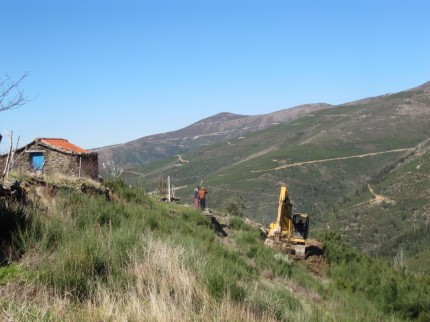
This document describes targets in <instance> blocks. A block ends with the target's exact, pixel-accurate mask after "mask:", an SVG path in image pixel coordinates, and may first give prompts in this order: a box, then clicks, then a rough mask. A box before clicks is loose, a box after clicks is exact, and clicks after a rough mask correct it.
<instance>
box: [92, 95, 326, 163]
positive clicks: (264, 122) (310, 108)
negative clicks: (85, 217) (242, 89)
mask: <svg viewBox="0 0 430 322" xmlns="http://www.w3.org/2000/svg"><path fill="white" fill-rule="evenodd" d="M329 107H332V105H329V104H325V103H313V104H304V105H299V106H295V107H292V108H288V109H283V110H279V111H275V112H272V113H267V114H260V115H240V114H234V113H228V112H223V113H218V114H215V115H213V116H210V117H207V118H204V119H202V120H200V121H197V122H195V123H193V124H191V125H189V126H186V127H184V128H182V129H179V130H176V131H171V132H166V133H160V134H154V135H149V136H145V137H142V138H139V139H136V140H133V141H130V142H126V143H122V144H117V145H113V146H108V147H103V148H98V149H95V151H96V152H98V154H99V163H100V164H103V163H107V162H109V161H114V162H115V163H116V164H119V165H121V166H124V167H128V166H131V165H141V164H147V163H150V162H153V161H157V160H161V159H164V158H167V157H171V156H174V155H177V154H182V153H185V152H187V151H189V150H191V149H193V148H196V147H199V146H207V145H210V144H214V143H217V142H220V141H222V140H228V139H231V138H233V137H237V136H240V135H244V134H246V133H250V132H254V131H257V130H261V129H265V128H268V127H271V126H274V125H277V124H283V123H286V122H289V121H292V120H294V119H296V118H298V117H300V116H303V115H306V114H308V113H311V112H315V111H318V110H320V109H325V108H329Z"/></svg>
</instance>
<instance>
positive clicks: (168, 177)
mask: <svg viewBox="0 0 430 322" xmlns="http://www.w3.org/2000/svg"><path fill="white" fill-rule="evenodd" d="M167 191H168V197H167V200H168V201H169V202H170V201H172V199H171V196H170V176H167Z"/></svg>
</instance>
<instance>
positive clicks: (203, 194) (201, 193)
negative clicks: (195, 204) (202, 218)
mask: <svg viewBox="0 0 430 322" xmlns="http://www.w3.org/2000/svg"><path fill="white" fill-rule="evenodd" d="M207 193H208V191H207V190H206V188H205V187H202V188H201V189H200V190H199V202H200V209H201V210H205V208H206V195H207Z"/></svg>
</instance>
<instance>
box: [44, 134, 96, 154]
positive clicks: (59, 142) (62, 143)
mask: <svg viewBox="0 0 430 322" xmlns="http://www.w3.org/2000/svg"><path fill="white" fill-rule="evenodd" d="M37 140H39V141H41V142H43V143H45V144H48V145H50V146H53V147H55V148H57V149H59V150H63V151H65V152H72V153H91V151H88V150H85V149H82V148H80V147H78V146H76V145H74V144H72V143H70V142H69V141H67V140H65V139H49V138H40V139H37Z"/></svg>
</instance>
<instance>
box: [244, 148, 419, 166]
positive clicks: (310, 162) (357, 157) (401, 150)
mask: <svg viewBox="0 0 430 322" xmlns="http://www.w3.org/2000/svg"><path fill="white" fill-rule="evenodd" d="M412 150H413V148H409V149H396V150H389V151H382V152H372V153H365V154H358V155H351V156H347V157H339V158H331V159H321V160H312V161H303V162H296V163H290V164H286V165H283V166H280V167H276V168H272V169H265V170H252V171H251V172H266V171H276V170H282V169H286V168H290V167H298V166H302V165H306V164H313V163H323V162H330V161H338V160H347V159H360V158H365V157H370V156H374V155H380V154H386V153H399V152H406V151H412Z"/></svg>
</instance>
